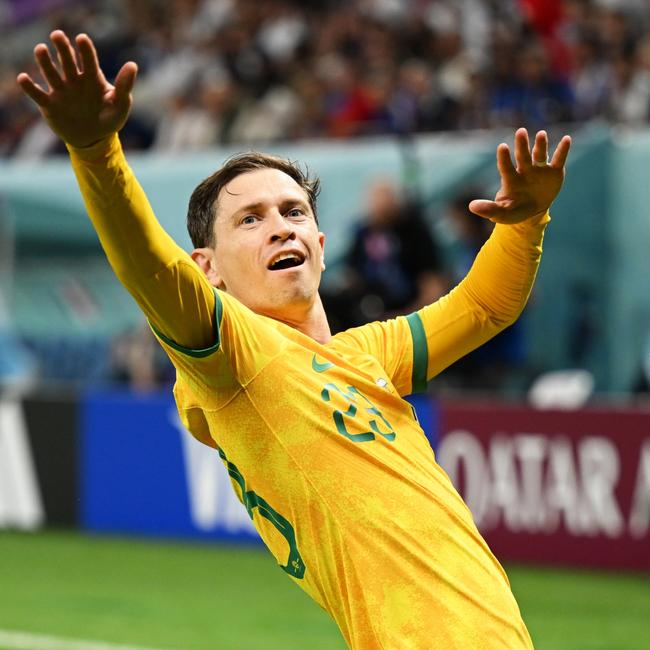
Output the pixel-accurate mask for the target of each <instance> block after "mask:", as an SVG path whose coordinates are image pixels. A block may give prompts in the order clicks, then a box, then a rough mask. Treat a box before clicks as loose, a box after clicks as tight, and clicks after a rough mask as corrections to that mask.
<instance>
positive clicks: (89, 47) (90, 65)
mask: <svg viewBox="0 0 650 650" xmlns="http://www.w3.org/2000/svg"><path fill="white" fill-rule="evenodd" d="M75 41H76V43H77V47H78V48H79V56H80V58H81V65H82V67H83V74H84V75H85V76H88V77H95V76H97V75H99V74H101V69H100V67H99V59H98V58H97V50H95V45H94V44H93V42H92V40H90V37H89V36H88V35H87V34H79V35H78V36H77V38H76V39H75Z"/></svg>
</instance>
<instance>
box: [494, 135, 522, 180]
mask: <svg viewBox="0 0 650 650" xmlns="http://www.w3.org/2000/svg"><path fill="white" fill-rule="evenodd" d="M497 169H498V170H499V174H501V177H502V178H506V179H509V178H512V177H514V176H515V175H516V174H517V170H516V169H515V166H514V165H513V164H512V158H511V157H510V147H509V146H508V145H507V144H506V143H505V142H502V143H501V144H500V145H499V146H498V147H497Z"/></svg>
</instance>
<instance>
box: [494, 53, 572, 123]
mask: <svg viewBox="0 0 650 650" xmlns="http://www.w3.org/2000/svg"><path fill="white" fill-rule="evenodd" d="M512 72H513V75H512V76H511V77H509V78H508V77H506V78H505V79H503V80H502V81H501V83H500V84H498V85H497V86H496V87H495V89H494V91H493V93H492V97H491V101H490V112H491V115H492V122H493V124H494V125H495V126H497V125H507V124H513V123H517V124H523V125H524V126H526V127H527V128H529V129H534V130H538V129H541V128H543V126H544V125H545V124H558V123H563V122H570V121H571V120H572V119H573V107H574V106H573V105H574V98H573V91H572V89H571V87H570V86H569V84H568V82H567V81H566V80H565V79H563V78H562V77H561V76H559V75H557V74H555V73H554V72H553V71H552V70H551V69H550V68H549V62H548V58H547V55H546V52H545V50H544V48H543V47H542V45H541V44H540V43H538V42H535V41H533V42H532V43H530V44H528V45H526V46H525V47H524V48H523V50H520V51H519V52H518V55H517V57H516V64H515V66H514V69H513V71H512Z"/></svg>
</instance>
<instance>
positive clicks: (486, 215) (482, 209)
mask: <svg viewBox="0 0 650 650" xmlns="http://www.w3.org/2000/svg"><path fill="white" fill-rule="evenodd" d="M468 207H469V209H470V212H473V213H474V214H475V215H477V216H479V217H483V219H490V220H492V219H498V218H499V217H501V216H503V213H504V212H505V210H504V208H503V207H502V206H500V205H499V204H498V203H496V202H495V201H487V200H485V199H475V200H474V201H470V204H469V206H468Z"/></svg>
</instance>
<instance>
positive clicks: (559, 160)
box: [551, 135, 571, 169]
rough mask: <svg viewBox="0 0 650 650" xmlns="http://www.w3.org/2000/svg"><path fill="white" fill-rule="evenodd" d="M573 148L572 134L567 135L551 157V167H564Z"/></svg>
mask: <svg viewBox="0 0 650 650" xmlns="http://www.w3.org/2000/svg"><path fill="white" fill-rule="evenodd" d="M569 149H571V136H568V135H565V136H564V137H563V138H562V139H561V140H560V142H559V143H558V145H557V147H556V148H555V151H554V152H553V158H551V167H553V168H555V169H562V168H563V167H564V165H565V164H566V160H567V156H568V155H569Z"/></svg>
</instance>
